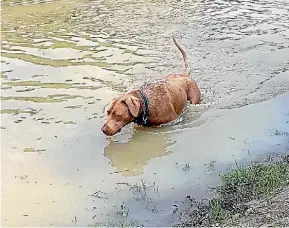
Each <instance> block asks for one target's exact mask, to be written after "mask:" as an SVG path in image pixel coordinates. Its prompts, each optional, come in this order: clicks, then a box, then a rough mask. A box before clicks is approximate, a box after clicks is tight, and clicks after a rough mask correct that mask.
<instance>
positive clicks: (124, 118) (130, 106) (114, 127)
mask: <svg viewBox="0 0 289 228" xmlns="http://www.w3.org/2000/svg"><path fill="white" fill-rule="evenodd" d="M140 103H141V102H140V100H139V98H137V97H136V96H134V95H132V94H122V95H121V96H119V97H118V98H114V99H113V101H112V103H111V105H110V107H109V109H108V110H107V115H108V117H107V121H106V122H105V124H104V125H103V127H102V128H101V130H102V131H103V133H104V134H105V135H108V136H112V135H115V134H116V133H118V132H120V131H121V129H122V128H123V127H124V126H126V125H127V124H129V123H131V122H132V121H133V119H134V117H137V116H138V115H139V111H140Z"/></svg>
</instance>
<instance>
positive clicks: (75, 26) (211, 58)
mask: <svg viewBox="0 0 289 228" xmlns="http://www.w3.org/2000/svg"><path fill="white" fill-rule="evenodd" d="M1 4H2V10H1V14H2V20H1V25H2V31H1V82H2V83H1V139H2V142H1V184H2V195H1V206H2V210H1V213H2V214H1V215H2V221H1V222H2V224H1V225H2V226H72V225H76V226H86V225H88V224H95V223H107V222H108V220H114V221H117V222H120V223H122V224H125V223H127V222H128V221H131V220H136V221H139V222H140V223H141V224H145V225H152V226H156V225H169V222H170V220H169V219H168V217H169V216H170V215H171V214H172V208H171V205H172V204H173V203H174V202H175V201H177V200H180V199H182V197H183V196H185V195H186V194H191V195H192V196H194V197H196V198H200V197H203V196H204V192H205V191H206V189H207V188H208V186H210V185H213V184H214V183H216V182H217V181H218V178H217V177H218V175H217V172H208V167H214V169H216V170H224V169H225V168H226V167H227V165H228V164H231V163H233V161H234V160H243V159H245V160H246V156H247V152H246V151H247V150H251V152H252V154H254V153H255V154H256V156H257V155H260V154H262V153H267V152H268V151H269V152H270V150H273V149H274V150H280V151H281V150H283V149H284V148H285V149H286V147H287V146H288V144H289V143H288V137H286V134H278V135H276V134H275V135H274V134H273V133H274V132H275V131H276V130H278V131H279V132H287V131H289V127H288V126H289V125H288V113H289V94H288V93H287V94H285V95H283V96H280V97H277V98H276V96H277V95H280V94H283V93H285V92H286V91H288V88H289V2H288V1H286V0H283V1H282V0H280V1H267V0H262V1H257V2H256V1H247V0H246V1H242V2H240V1H224V0H221V1H193V2H190V1H174V0H170V1H162V0H159V1H153V0H151V1H142V0H141V1H121V0H119V1H118V0H117V1H115V0H105V1H104V0H94V1H87V0H81V1H73V0H70V1H64V0H59V1H28V0H27V1H16V0H3V1H2V3H1ZM172 36H175V37H176V38H177V39H178V40H179V42H180V43H181V44H182V46H184V47H185V49H186V51H187V53H188V55H189V59H190V62H191V67H192V69H193V71H192V77H193V78H194V79H195V80H196V81H197V83H198V84H199V86H200V88H201V91H202V94H203V98H204V99H203V104H202V105H199V106H190V107H188V109H187V110H186V111H185V113H184V114H183V115H182V116H181V118H180V119H179V121H177V122H176V123H175V124H171V125H169V126H166V127H163V128H158V129H145V128H141V127H136V126H133V125H130V126H128V127H126V128H125V129H124V130H123V131H122V132H121V133H120V134H119V135H117V136H115V137H112V138H107V137H105V136H104V135H103V134H102V133H101V131H100V127H101V125H102V123H103V122H104V118H105V109H106V107H107V105H108V104H109V102H110V101H111V99H112V97H113V96H114V95H116V94H118V93H120V92H123V91H126V90H128V89H130V88H131V87H135V86H138V85H140V84H142V83H144V82H148V81H154V80H156V79H159V78H161V77H163V76H164V75H166V74H168V73H172V72H179V71H181V69H182V67H183V64H182V59H181V56H180V53H179V52H178V51H177V49H176V48H175V47H174V45H173V43H172V39H171V37H172ZM265 100H270V101H268V102H262V103H260V104H257V103H259V102H261V101H265ZM249 104H254V105H249ZM240 107H241V108H240ZM229 109H230V110H229ZM272 135H273V136H272ZM276 145H277V146H278V148H277V147H276ZM268 148H269V149H268ZM280 148H281V149H280ZM282 148H283V149H282ZM252 156H253V155H252ZM244 157H245V158H244ZM124 204H125V206H124ZM120 205H122V206H120ZM120 208H121V209H120ZM126 208H130V212H129V213H127V209H126ZM124 220H125V221H124Z"/></svg>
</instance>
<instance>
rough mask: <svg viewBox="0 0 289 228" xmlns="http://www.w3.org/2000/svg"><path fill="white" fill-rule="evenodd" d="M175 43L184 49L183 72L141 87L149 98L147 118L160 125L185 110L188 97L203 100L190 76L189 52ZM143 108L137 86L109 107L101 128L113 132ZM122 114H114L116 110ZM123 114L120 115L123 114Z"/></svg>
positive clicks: (108, 133)
mask: <svg viewBox="0 0 289 228" xmlns="http://www.w3.org/2000/svg"><path fill="white" fill-rule="evenodd" d="M173 41H174V43H175V45H176V46H177V47H178V49H179V50H180V52H181V53H182V56H183V59H184V62H185V70H184V72H183V73H180V74H170V75H168V76H167V77H165V78H164V79H163V80H161V81H158V82H155V83H150V84H145V85H143V86H142V87H141V89H142V91H143V92H144V94H145V95H146V96H147V98H148V100H149V106H148V110H149V113H148V121H149V122H150V123H151V125H152V126H159V125H161V124H166V123H168V122H170V121H173V120H175V119H176V118H177V117H178V116H179V115H180V114H181V112H182V111H183V109H184V108H185V106H186V103H187V101H190V103H191V104H197V103H199V102H200V90H199V88H198V86H197V84H196V82H195V81H194V80H193V79H191V78H190V65H189V63H188V58H187V54H186V53H185V51H184V50H183V49H182V48H181V47H180V45H179V44H178V43H177V42H176V40H175V39H174V38H173ZM142 111H143V103H142V98H141V95H140V93H139V92H138V90H131V91H129V92H127V93H125V94H122V95H121V96H119V97H118V98H116V99H115V100H114V101H113V103H112V104H111V106H110V108H109V109H108V120H107V122H106V123H105V124H104V125H103V127H102V131H103V132H104V134H106V135H114V134H116V133H117V132H119V131H120V130H121V128H122V127H124V126H125V125H127V124H129V123H131V122H132V121H133V119H134V117H137V116H138V115H140V114H141V113H142ZM116 112H117V113H118V114H119V115H117V116H116V115H113V113H116ZM120 114H121V115H120Z"/></svg>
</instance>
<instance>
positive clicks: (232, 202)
mask: <svg viewBox="0 0 289 228" xmlns="http://www.w3.org/2000/svg"><path fill="white" fill-rule="evenodd" d="M286 158H287V157H284V158H283V160H282V161H279V162H275V163H259V162H257V163H252V162H251V164H250V165H249V166H238V165H237V167H236V168H235V169H233V170H231V171H230V172H229V173H225V174H221V184H220V185H219V186H218V187H217V188H215V192H214V193H215V196H214V197H213V198H211V199H208V200H203V201H199V202H197V201H195V200H194V199H190V202H191V205H190V207H189V208H187V209H185V210H184V211H181V212H179V217H180V220H181V222H180V223H179V224H177V226H182V227H187V226H212V225H220V224H222V223H224V222H225V221H227V220H228V219H230V218H232V217H233V216H235V215H238V216H243V215H245V212H246V211H247V210H248V209H249V205H248V203H249V202H251V201H253V200H258V199H260V198H261V197H263V196H268V195H273V194H275V193H276V192H277V190H279V189H281V188H282V187H285V186H287V185H288V184H289V162H288V160H287V159H286ZM174 212H175V211H174Z"/></svg>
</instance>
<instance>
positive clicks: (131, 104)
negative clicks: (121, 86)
mask: <svg viewBox="0 0 289 228" xmlns="http://www.w3.org/2000/svg"><path fill="white" fill-rule="evenodd" d="M124 101H125V103H126V105H127V106H128V109H129V111H130V113H131V114H132V116H133V117H137V116H138V113H139V109H140V100H139V99H138V98H137V97H135V96H132V95H128V96H127V98H126V99H125V100H124Z"/></svg>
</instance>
